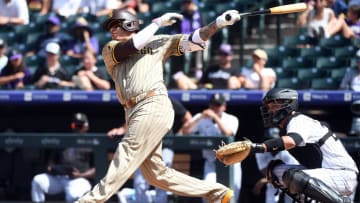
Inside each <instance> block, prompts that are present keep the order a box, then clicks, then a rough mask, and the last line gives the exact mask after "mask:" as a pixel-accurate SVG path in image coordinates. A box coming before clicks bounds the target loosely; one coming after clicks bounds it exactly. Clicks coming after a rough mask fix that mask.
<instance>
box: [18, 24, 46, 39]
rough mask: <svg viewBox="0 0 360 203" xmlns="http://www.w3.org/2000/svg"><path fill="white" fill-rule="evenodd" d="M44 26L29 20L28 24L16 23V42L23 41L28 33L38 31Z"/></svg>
mask: <svg viewBox="0 0 360 203" xmlns="http://www.w3.org/2000/svg"><path fill="white" fill-rule="evenodd" d="M43 28H44V26H42V25H36V24H35V23H34V22H30V23H29V24H28V25H18V26H16V27H15V33H16V40H17V42H25V39H26V37H27V35H29V33H33V32H40V31H42V30H44V29H43Z"/></svg>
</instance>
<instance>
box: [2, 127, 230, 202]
mask: <svg viewBox="0 0 360 203" xmlns="http://www.w3.org/2000/svg"><path fill="white" fill-rule="evenodd" d="M119 141H120V138H119V139H115V140H114V139H110V138H109V137H107V136H106V135H105V134H102V133H88V134H86V135H81V134H73V133H12V132H10V133H0V148H2V149H5V148H36V149H40V148H49V149H61V148H66V147H78V148H92V149H93V150H94V164H95V168H96V178H95V179H96V181H98V180H100V179H101V178H102V177H104V175H105V173H106V170H107V168H108V160H107V153H108V152H109V150H114V149H115V148H116V147H117V144H118V142H119ZM232 141H233V138H232V137H203V136H174V135H167V136H165V138H164V139H163V147H168V148H171V149H173V150H182V151H192V150H202V149H216V148H218V146H219V145H220V144H221V143H222V142H225V143H229V142H232ZM216 171H217V181H218V182H220V183H223V184H224V185H227V186H229V187H231V188H232V187H233V178H232V177H233V167H232V166H224V164H222V163H220V162H219V161H217V162H216ZM0 202H1V200H0ZM232 203H234V202H232Z"/></svg>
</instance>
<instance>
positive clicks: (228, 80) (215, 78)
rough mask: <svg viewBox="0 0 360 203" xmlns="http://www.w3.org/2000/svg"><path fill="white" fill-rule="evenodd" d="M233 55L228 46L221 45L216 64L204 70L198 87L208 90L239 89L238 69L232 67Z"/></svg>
mask: <svg viewBox="0 0 360 203" xmlns="http://www.w3.org/2000/svg"><path fill="white" fill-rule="evenodd" d="M233 59H234V53H233V51H232V48H231V45H230V44H221V45H220V48H219V59H218V62H217V64H214V65H211V66H209V67H207V68H206V71H205V73H204V74H203V75H202V78H201V80H200V86H201V87H205V88H209V89H239V88H240V87H241V86H240V83H239V80H238V77H239V76H240V71H239V68H236V67H234V66H233V65H232V61H233Z"/></svg>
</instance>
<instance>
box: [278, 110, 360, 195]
mask: <svg viewBox="0 0 360 203" xmlns="http://www.w3.org/2000/svg"><path fill="white" fill-rule="evenodd" d="M285 130H286V132H285V133H284V134H287V135H289V134H298V135H299V136H301V138H302V142H301V143H300V144H299V145H298V146H297V147H295V148H293V149H291V150H289V152H290V153H291V154H292V155H293V156H294V157H295V158H296V159H297V160H298V161H299V162H300V163H301V164H302V165H304V166H305V167H306V168H307V169H305V170H303V171H304V172H305V173H307V174H308V175H309V176H311V177H315V178H317V179H319V180H322V181H323V182H324V183H326V184H327V185H328V186H329V187H331V188H333V189H334V190H336V191H338V192H339V194H341V195H346V196H348V195H350V194H351V193H353V192H354V191H355V188H356V185H357V174H358V173H359V171H358V169H357V167H356V164H355V162H354V161H353V159H352V158H351V157H350V155H349V154H348V153H347V151H346V150H345V148H344V146H343V145H342V143H341V141H340V140H339V139H338V138H336V136H335V134H334V133H332V132H331V131H330V130H329V129H328V128H327V127H326V126H325V125H323V124H322V123H321V122H319V121H317V120H314V119H312V118H310V117H308V116H306V115H303V114H295V115H294V116H292V117H291V118H290V120H289V122H288V124H287V125H286V128H285ZM310 146H312V147H311V148H309V147H310ZM316 150H319V151H318V152H319V153H316ZM308 152H310V153H308ZM316 154H319V155H320V156H318V157H317V156H316ZM289 168H294V165H280V166H279V167H275V168H274V170H273V172H274V173H275V174H276V176H277V177H278V178H279V181H280V183H281V184H283V181H282V177H283V173H284V172H285V171H286V170H287V169H289Z"/></svg>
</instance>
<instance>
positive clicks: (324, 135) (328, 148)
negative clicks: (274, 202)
mask: <svg viewBox="0 0 360 203" xmlns="http://www.w3.org/2000/svg"><path fill="white" fill-rule="evenodd" d="M297 109H298V93H297V91H295V90H292V89H282V88H274V89H271V90H269V91H268V92H267V94H266V95H265V97H264V98H263V101H262V106H261V107H260V111H261V114H262V119H263V122H264V126H265V127H279V128H280V129H281V134H280V135H281V137H280V138H273V139H269V140H266V141H265V142H264V143H252V142H251V141H250V140H245V141H239V142H234V143H231V144H228V145H223V146H221V147H220V148H219V149H218V150H216V156H217V158H218V159H219V160H220V161H222V162H223V163H225V164H226V165H230V164H233V163H235V162H239V161H242V160H243V159H245V158H246V157H247V156H248V155H249V153H250V152H254V153H264V152H278V151H282V150H288V151H289V152H290V153H291V154H292V155H293V156H294V157H295V158H296V159H297V160H298V161H299V162H300V164H301V165H288V164H285V163H283V162H282V161H281V160H274V161H271V162H270V163H269V165H268V167H267V172H266V173H267V180H268V181H269V182H270V183H271V184H273V185H274V187H276V188H279V189H281V190H283V191H284V192H286V193H287V194H289V195H291V196H292V197H293V198H294V200H295V201H297V202H302V201H304V198H305V200H306V199H308V198H310V199H312V200H317V201H319V202H324V203H339V202H351V201H352V200H351V199H352V198H353V195H354V194H353V193H354V191H355V189H356V186H357V175H358V173H359V171H358V169H357V167H356V164H355V162H354V160H353V159H352V158H351V157H350V155H349V154H348V153H347V151H346V150H345V148H344V146H343V145H342V143H341V141H340V140H339V139H338V138H337V137H336V135H335V134H334V133H333V132H332V131H331V130H330V129H329V128H328V127H327V126H326V125H324V124H323V123H321V122H319V121H317V120H315V119H312V118H310V117H309V116H306V115H304V114H301V113H298V112H296V111H297Z"/></svg>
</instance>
